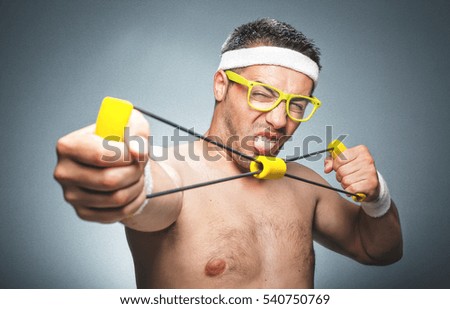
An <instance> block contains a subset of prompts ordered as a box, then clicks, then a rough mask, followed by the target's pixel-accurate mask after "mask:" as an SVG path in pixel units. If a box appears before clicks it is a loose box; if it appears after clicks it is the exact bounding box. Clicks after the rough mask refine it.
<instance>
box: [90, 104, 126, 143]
mask: <svg viewBox="0 0 450 309" xmlns="http://www.w3.org/2000/svg"><path fill="white" fill-rule="evenodd" d="M132 110H133V104H131V103H130V102H128V101H125V100H121V99H117V98H112V97H105V98H104V99H103V101H102V105H101V106H100V110H99V111H98V116H97V122H96V127H95V134H97V135H98V136H100V137H103V138H104V139H107V140H111V141H116V142H123V141H124V133H125V127H126V126H127V124H128V120H129V119H130V116H131V111H132Z"/></svg>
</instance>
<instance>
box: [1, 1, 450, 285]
mask: <svg viewBox="0 0 450 309" xmlns="http://www.w3.org/2000/svg"><path fill="white" fill-rule="evenodd" d="M449 11H450V7H449V5H448V4H447V2H445V1H242V0H238V1H136V0H134V1H57V0H55V1H31V0H30V1H12V0H11V1H0V103H1V112H0V123H1V131H0V134H1V142H2V143H1V144H2V146H1V169H0V171H1V184H0V193H1V207H0V287H2V288H133V287H135V283H134V273H133V265H132V259H131V255H130V253H129V250H128V247H127V243H126V239H125V236H124V232H123V227H122V226H121V225H120V224H113V225H101V224H95V223H88V222H84V221H81V220H79V219H78V218H77V216H76V215H75V213H74V211H73V210H72V208H71V207H70V206H69V205H68V204H66V203H65V202H64V200H63V197H62V191H61V189H60V187H59V186H58V185H57V184H56V182H55V181H54V180H53V177H52V173H53V168H54V166H55V163H56V155H55V150H54V147H55V143H56V141H57V139H58V138H59V137H60V136H63V135H65V134H67V133H68V132H70V131H72V130H75V129H78V128H80V127H83V126H85V125H87V124H90V123H93V122H94V121H95V118H96V114H97V111H98V108H99V104H100V101H101V100H102V98H103V97H104V96H107V95H109V96H116V97H120V98H125V99H128V100H130V101H132V102H133V103H135V104H136V105H138V106H141V107H143V108H145V109H148V110H151V111H153V112H155V113H157V114H159V115H161V116H164V117H167V118H169V119H171V120H173V121H175V122H178V123H180V124H183V125H184V126H187V127H194V128H195V129H196V130H198V131H200V132H204V131H205V130H206V129H207V128H208V125H209V121H210V119H211V115H212V110H213V96H212V76H213V74H214V72H215V70H216V68H217V65H218V61H219V52H220V47H221V44H222V43H223V41H224V40H225V38H226V36H227V35H228V33H229V32H230V31H231V30H232V29H233V28H234V27H236V26H238V25H240V24H242V23H244V22H248V21H250V20H254V19H257V18H260V17H274V18H277V19H280V20H283V21H286V22H288V23H291V24H292V25H293V26H295V27H296V28H298V29H300V30H302V31H303V32H304V33H305V34H306V35H308V36H310V37H312V38H314V40H315V41H316V43H317V44H318V45H319V46H320V47H321V50H322V54H323V56H322V64H323V71H322V74H321V78H320V82H319V86H318V89H317V91H316V93H315V94H316V95H317V96H318V97H319V98H320V99H321V100H322V101H323V103H324V104H323V107H322V108H321V109H320V110H319V112H318V113H317V114H316V116H315V117H314V118H313V120H312V121H311V122H309V123H306V124H303V125H302V126H301V127H300V130H299V131H298V132H297V133H296V136H295V138H294V140H293V141H291V142H289V144H288V145H287V146H286V149H285V151H286V153H289V151H292V149H293V146H294V145H302V143H304V142H305V138H306V137H308V136H317V137H319V138H320V139H322V140H325V138H326V127H327V126H331V130H332V134H333V135H334V136H335V137H337V136H339V135H341V134H347V135H348V137H347V138H346V140H345V141H346V143H347V144H348V145H349V146H354V145H357V144H366V145H367V146H368V147H369V149H370V150H371V152H372V154H373V155H374V157H375V159H376V162H377V166H378V169H379V170H380V171H381V172H382V173H383V175H384V177H385V178H386V180H387V181H388V183H389V185H390V188H391V193H392V195H393V197H394V199H395V201H396V202H397V204H398V208H399V210H400V214H401V220H402V225H403V232H404V240H405V250H404V257H403V259H402V260H401V261H400V262H398V263H397V264H394V265H391V266H387V267H370V266H364V265H359V264H357V263H356V262H354V261H351V260H349V259H348V258H345V257H342V256H339V255H337V254H335V253H333V252H330V251H328V250H326V249H324V248H322V247H321V246H319V245H317V244H316V245H315V250H316V257H317V264H316V279H315V285H316V287H317V288H428V287H429V288H449V287H450V266H449V264H448V261H449V258H450V246H449V243H450V242H449V234H450V227H449V214H450V210H449V205H448V204H449V203H448V201H449V197H450V196H449V188H450V186H449V180H448V177H447V176H448V171H449V168H448V162H447V160H446V156H447V154H448V153H449V146H448V140H447V138H448V132H449V125H448V121H449V102H448V98H449V96H450V91H449V89H450V87H449V86H450V84H449V81H450V80H449V70H450V66H449V64H450V61H449V57H448V55H449V53H448V49H449V38H450V31H449V29H450V23H449V22H448V18H447V16H446V15H447V14H448V12H449ZM151 124H152V130H153V133H154V135H155V137H156V138H161V140H162V137H163V136H170V135H172V134H173V130H172V129H171V128H168V127H167V126H164V125H162V124H160V123H157V122H155V121H151ZM315 141H316V139H315ZM161 143H162V142H161ZM309 146H310V147H309V149H308V150H309V151H312V150H319V149H322V148H324V147H325V142H322V143H320V142H312V143H309ZM322 159H323V158H321V159H320V160H318V161H317V160H316V161H313V160H310V161H305V162H304V164H306V165H308V166H310V167H311V168H313V169H314V170H316V171H317V172H318V173H319V174H322V175H323V171H322ZM324 177H325V178H326V179H327V180H328V181H329V182H330V183H332V184H333V185H338V184H337V183H336V181H335V180H334V177H333V176H332V175H324Z"/></svg>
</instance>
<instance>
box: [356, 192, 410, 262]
mask: <svg viewBox="0 0 450 309" xmlns="http://www.w3.org/2000/svg"><path fill="white" fill-rule="evenodd" d="M359 233H360V237H361V244H362V247H363V248H364V250H365V252H366V254H367V256H368V258H369V259H368V261H367V262H368V264H375V265H386V264H391V263H394V262H396V261H398V260H399V259H400V258H401V257H402V255H403V240H402V233H401V228H400V221H399V215H398V211H397V208H396V206H395V204H394V202H393V201H392V200H391V206H390V208H389V210H388V212H387V213H386V214H385V215H383V216H382V217H379V218H373V217H370V216H369V215H367V214H366V213H365V212H364V211H363V210H362V209H361V210H360V214H359Z"/></svg>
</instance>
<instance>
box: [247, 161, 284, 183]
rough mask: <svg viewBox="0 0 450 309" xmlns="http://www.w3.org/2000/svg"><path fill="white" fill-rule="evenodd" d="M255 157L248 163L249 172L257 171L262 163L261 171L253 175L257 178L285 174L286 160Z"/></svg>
mask: <svg viewBox="0 0 450 309" xmlns="http://www.w3.org/2000/svg"><path fill="white" fill-rule="evenodd" d="M255 159H256V161H252V162H251V163H250V172H257V171H258V170H260V165H262V171H261V172H260V173H259V174H255V175H253V176H254V177H256V178H258V179H279V178H282V177H283V176H284V174H286V170H287V167H286V162H284V160H283V159H281V158H277V157H266V156H257V157H256V158H255Z"/></svg>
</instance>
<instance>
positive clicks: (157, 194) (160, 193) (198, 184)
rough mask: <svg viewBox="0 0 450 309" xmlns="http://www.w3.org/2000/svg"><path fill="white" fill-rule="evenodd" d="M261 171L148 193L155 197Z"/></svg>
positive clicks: (150, 196) (149, 196)
mask: <svg viewBox="0 0 450 309" xmlns="http://www.w3.org/2000/svg"><path fill="white" fill-rule="evenodd" d="M259 173H261V170H258V171H254V172H247V173H242V174H238V175H234V176H230V177H224V178H220V179H216V180H211V181H205V182H201V183H196V184H193V185H189V186H184V187H180V188H175V189H170V190H166V191H161V192H156V193H152V194H148V195H147V198H154V197H158V196H163V195H167V194H172V193H177V192H180V191H186V190H191V189H195V188H200V187H204V186H209V185H214V184H216V183H221V182H225V181H230V180H234V179H239V178H243V177H248V176H253V175H255V174H259Z"/></svg>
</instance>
